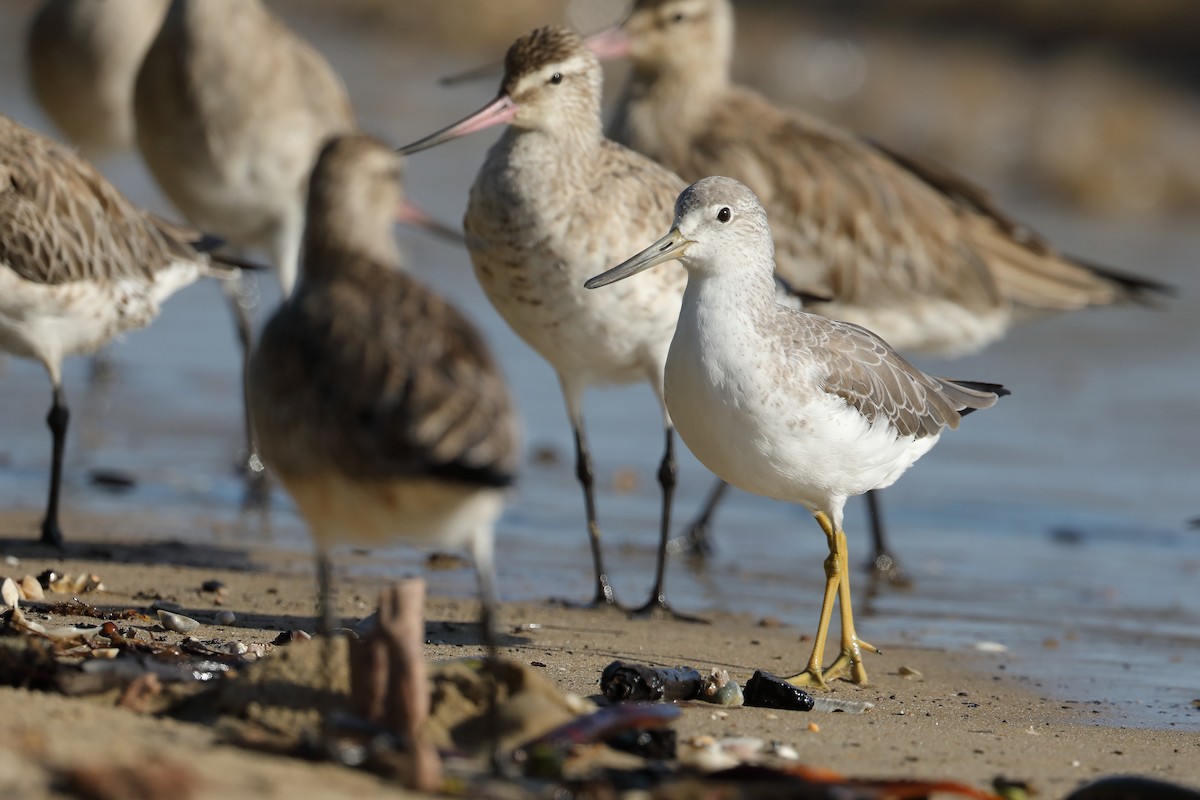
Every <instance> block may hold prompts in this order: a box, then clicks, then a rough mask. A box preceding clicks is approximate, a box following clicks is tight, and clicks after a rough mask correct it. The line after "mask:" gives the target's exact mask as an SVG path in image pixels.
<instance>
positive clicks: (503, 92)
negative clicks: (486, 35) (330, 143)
mask: <svg viewBox="0 0 1200 800" xmlns="http://www.w3.org/2000/svg"><path fill="white" fill-rule="evenodd" d="M602 77H603V76H602V72H601V70H600V62H599V61H597V60H596V56H595V55H594V54H593V53H592V52H591V51H590V50H589V49H588V48H587V47H586V46H585V45H584V43H583V39H582V38H581V37H580V36H579V35H578V34H575V33H572V32H571V31H568V30H566V29H565V28H557V27H543V28H537V29H536V30H533V31H531V32H530V33H527V34H526V35H524V36H522V37H521V38H520V39H518V40H517V41H516V42H514V43H513V45H512V47H510V48H509V49H508V53H507V55H506V56H505V58H504V78H503V80H502V81H501V83H500V94H499V95H497V97H496V99H495V100H493V101H492V102H491V103H489V104H488V105H486V106H484V107H483V108H481V109H480V110H479V111H476V112H475V113H474V114H471V115H470V116H468V117H467V118H465V119H463V120H461V121H460V122H457V123H455V124H453V125H451V126H449V127H448V128H443V129H442V130H440V131H438V132H437V133H435V134H433V135H431V136H427V137H425V138H424V139H421V140H419V141H416V142H414V143H412V144H410V145H407V146H405V147H402V148H400V152H401V153H405V154H409V153H415V152H417V151H419V150H425V149H427V148H430V147H434V146H436V145H439V144H441V143H442V142H446V141H449V140H450V139H455V138H457V137H459V136H465V135H466V134H469V133H474V132H476V131H480V130H484V129H485V128H490V127H492V126H494V125H501V124H509V125H511V126H513V127H514V128H521V129H524V130H539V131H545V132H550V133H565V134H567V135H576V134H583V135H587V136H595V137H596V138H599V137H600V135H601V126H600V94H601V81H602Z"/></svg>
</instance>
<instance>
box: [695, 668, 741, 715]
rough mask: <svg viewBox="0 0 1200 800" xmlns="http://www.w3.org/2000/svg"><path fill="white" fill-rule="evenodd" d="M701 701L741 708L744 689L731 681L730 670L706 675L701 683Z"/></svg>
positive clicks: (713, 671) (714, 671)
mask: <svg viewBox="0 0 1200 800" xmlns="http://www.w3.org/2000/svg"><path fill="white" fill-rule="evenodd" d="M699 696H700V699H701V700H707V701H708V702H710V703H716V704H717V705H719V706H740V705H742V703H743V697H742V687H741V686H739V685H738V682H737V681H734V680H730V679H729V670H725V669H722V670H718V669H716V668H714V669H713V670H712V672H710V673H709V674H708V675H705V676H704V678H703V679H701V681H700V695H699Z"/></svg>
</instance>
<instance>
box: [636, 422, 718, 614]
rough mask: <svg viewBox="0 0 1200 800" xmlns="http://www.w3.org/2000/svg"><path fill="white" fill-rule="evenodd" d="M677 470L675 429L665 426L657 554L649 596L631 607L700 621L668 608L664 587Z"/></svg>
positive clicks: (669, 605) (639, 610) (660, 478)
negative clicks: (660, 519)
mask: <svg viewBox="0 0 1200 800" xmlns="http://www.w3.org/2000/svg"><path fill="white" fill-rule="evenodd" d="M677 473H678V469H677V465H676V463H675V428H674V427H672V426H670V425H668V426H667V428H666V448H665V449H664V450H663V458H662V463H661V464H659V466H658V485H659V486H661V487H662V521H661V523H660V527H659V539H658V555H657V559H656V563H655V567H654V588H653V589H651V590H650V599H649V600H647V601H646V603H645V605H643V606H641V607H640V608H637V609H634V610H633V612H632V613H634V614H648V613H652V612H654V611H665V612H667V613H668V614H671V615H672V616H674V617H677V618H679V619H682V620H686V621H688V622H703V620H700V619H697V618H695V617H689V616H686V615H684V614H680V613H678V612H676V611H674V610H673V609H672V608H671V604H670V603H668V602H667V590H666V587H665V582H666V574H667V543H668V542H669V541H670V538H671V503H672V501H673V500H674V498H675V482H676V477H677Z"/></svg>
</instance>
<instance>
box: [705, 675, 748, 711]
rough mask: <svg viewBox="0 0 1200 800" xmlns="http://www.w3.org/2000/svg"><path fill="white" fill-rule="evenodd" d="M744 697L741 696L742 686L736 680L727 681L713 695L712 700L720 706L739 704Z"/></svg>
mask: <svg viewBox="0 0 1200 800" xmlns="http://www.w3.org/2000/svg"><path fill="white" fill-rule="evenodd" d="M744 700H745V698H743V697H742V687H741V686H739V685H738V682H737V681H729V682H728V683H726V684H725V685H724V686H722V687H721V688H720V689H717V693H716V694H715V695H714V696H713V702H714V703H716V704H718V705H722V706H735V707H736V706H740V705H742V703H743V702H744Z"/></svg>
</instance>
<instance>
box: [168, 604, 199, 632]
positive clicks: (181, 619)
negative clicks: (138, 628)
mask: <svg viewBox="0 0 1200 800" xmlns="http://www.w3.org/2000/svg"><path fill="white" fill-rule="evenodd" d="M158 619H159V621H160V622H161V623H162V626H163V627H164V628H166V629H167V630H169V631H175V632H176V633H191V632H192V631H194V630H196V629H197V628H199V627H200V623H199V622H198V621H196V620H194V619H192V618H191V617H185V616H184V615H183V614H176V613H174V612H172V611H167V610H165V609H162V608H160V609H159V610H158Z"/></svg>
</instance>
